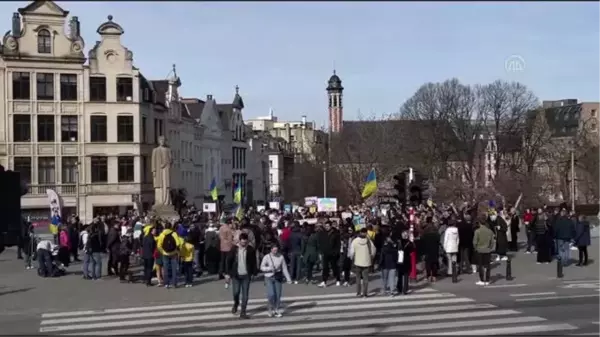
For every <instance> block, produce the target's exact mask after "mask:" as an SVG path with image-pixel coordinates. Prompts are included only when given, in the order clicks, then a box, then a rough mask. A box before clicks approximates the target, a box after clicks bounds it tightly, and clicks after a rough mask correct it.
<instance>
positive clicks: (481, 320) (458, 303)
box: [0, 240, 600, 335]
mask: <svg viewBox="0 0 600 337" xmlns="http://www.w3.org/2000/svg"><path fill="white" fill-rule="evenodd" d="M597 251H598V240H594V245H593V246H592V247H590V252H594V253H591V256H592V257H593V258H594V257H596V256H597ZM573 256H575V255H573ZM15 257H16V252H15V251H14V249H8V250H7V251H6V252H5V253H3V254H2V255H0V270H2V272H1V273H0V326H2V327H3V329H2V330H3V331H2V333H13V334H33V333H40V332H42V333H57V332H58V333H78V332H80V331H82V332H88V333H90V334H100V333H101V332H102V331H98V330H106V331H107V332H111V331H112V330H123V329H133V330H131V331H139V329H141V328H143V326H148V327H151V331H150V332H154V331H159V329H160V327H161V326H166V327H168V329H167V330H168V331H166V332H163V331H159V332H160V333H179V332H181V333H194V332H200V333H208V332H210V334H230V333H235V334H237V333H240V334H242V333H256V332H263V331H264V333H269V332H270V333H279V332H281V333H289V334H296V332H297V333H305V334H308V333H313V334H314V333H322V334H346V335H348V334H357V333H361V334H374V333H377V334H421V333H424V334H425V333H432V332H440V331H455V332H456V333H457V334H470V333H473V334H490V335H492V334H512V333H513V330H514V329H515V328H516V327H519V329H518V330H514V331H515V332H528V333H541V334H547V333H552V332H550V330H548V329H551V331H557V333H563V334H566V333H574V334H577V333H582V334H589V333H595V334H596V335H597V332H598V325H597V321H598V316H599V314H598V294H600V292H598V274H599V272H598V263H597V262H596V261H594V262H593V263H592V264H591V265H590V266H588V267H585V268H578V267H574V266H573V267H568V268H566V269H565V278H564V279H562V280H558V279H556V277H555V275H554V274H555V269H554V265H536V264H535V262H534V256H533V255H526V254H523V253H519V254H518V255H517V256H516V257H515V258H514V260H513V274H514V276H515V279H514V280H513V281H507V280H505V279H503V278H502V276H503V273H504V269H505V268H504V266H505V265H504V264H503V263H500V264H497V266H496V267H495V269H494V272H493V273H492V275H493V276H494V281H495V282H494V283H493V284H492V285H490V286H488V287H486V288H485V289H482V288H480V287H476V286H475V285H474V282H475V280H476V276H475V275H464V276H461V280H460V283H458V284H453V283H451V282H450V280H448V279H442V280H440V281H439V282H437V283H436V284H434V285H429V284H426V283H423V282H421V283H418V284H415V289H420V290H418V292H416V293H414V294H412V295H410V296H407V297H399V298H396V299H389V298H383V297H373V298H369V299H357V298H354V294H353V293H349V292H351V291H352V290H351V289H348V288H343V287H330V288H327V289H320V288H316V287H314V286H306V285H290V286H286V287H285V296H286V297H287V298H286V300H285V302H286V303H287V304H288V307H287V308H286V313H285V316H284V318H282V319H278V320H275V319H266V316H265V312H264V311H265V307H264V305H265V301H264V292H265V291H264V286H263V285H262V283H261V282H260V281H257V282H254V283H253V284H252V294H251V297H252V298H253V299H254V300H253V310H252V314H253V315H254V316H255V317H254V318H253V319H252V320H250V321H248V322H241V321H239V320H237V319H234V318H232V317H231V314H230V313H229V310H230V303H229V301H228V300H229V298H230V297H231V295H230V290H227V289H225V288H224V286H223V283H222V282H220V281H217V280H216V278H215V277H203V278H202V279H200V280H197V282H196V285H197V286H196V287H194V288H189V289H185V288H181V289H176V290H165V289H162V288H151V289H147V288H146V287H144V286H142V285H140V284H120V283H119V282H118V281H117V280H114V279H106V280H100V281H84V280H82V279H81V276H80V275H78V274H77V272H78V270H80V265H77V264H75V265H73V266H71V267H70V268H69V269H70V271H71V272H72V274H71V275H68V276H66V277H62V278H56V279H41V278H39V277H37V276H35V272H34V271H31V270H29V271H28V270H25V269H24V268H23V261H20V260H16V259H15ZM372 279H373V283H372V286H371V288H372V289H373V290H377V288H379V286H380V284H379V280H378V279H379V278H378V276H376V275H374V276H373V277H372ZM224 300H225V302H223V301H224ZM431 301H442V302H431ZM290 305H291V306H290ZM131 307H140V308H139V309H130V308H131ZM73 310H76V311H79V313H69V312H71V311H73ZM82 311H84V312H82ZM164 311H166V312H164ZM86 312H87V313H86ZM91 312H93V314H91ZM492 312H493V313H492ZM57 313H58V314H57ZM44 315H46V316H45V317H43V316H44ZM111 315H112V316H114V315H118V316H123V317H125V318H123V319H124V320H125V322H122V321H121V320H120V319H117V318H115V317H113V318H110V317H109V318H107V319H105V318H103V317H106V316H111ZM129 315H138V316H129ZM140 315H141V316H140ZM361 315H363V316H361ZM431 315H433V316H431ZM478 315H482V316H478ZM391 316H393V317H394V323H392V324H390V317H391ZM127 317H129V318H127ZM132 317H137V318H132ZM56 319H70V321H62V323H61V322H60V321H58V322H57V321H56ZM147 320H150V321H147ZM155 321H156V322H157V323H152V322H155ZM44 322H45V323H44ZM53 322H54V323H53ZM111 322H112V325H109V326H106V325H102V324H107V323H111ZM140 322H142V323H141V324H142V326H139V325H138V324H140ZM160 322H162V323H160ZM261 322H262V323H261ZM299 322H302V323H301V326H300V327H299V325H300V323H299ZM40 323H42V324H41V325H40ZM117 323H118V324H117ZM81 324H83V325H84V328H81ZM90 324H95V325H90ZM263 325H264V326H265V327H269V328H270V329H273V330H268V329H267V330H263V329H262V328H259V326H263ZM275 326H277V328H274V327H275ZM57 327H58V329H63V331H56V329H57ZM283 327H286V328H283ZM287 327H289V328H287ZM523 327H528V328H523ZM80 328H81V330H80ZM65 329H66V330H65ZM232 329H236V331H235V332H232V331H231V330H232ZM253 329H254V330H253ZM486 329H487V330H486ZM510 329H513V330H510ZM215 330H218V331H215ZM238 330H239V332H238ZM259 330H260V331H259ZM349 330H352V331H354V332H351V331H349ZM464 330H469V331H471V332H464ZM481 330H485V331H481ZM219 331H220V332H219ZM222 331H225V332H222ZM338 332H339V333H338ZM117 333H130V332H123V331H121V332H117ZM131 333H134V332H131Z"/></svg>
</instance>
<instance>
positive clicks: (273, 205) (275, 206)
mask: <svg viewBox="0 0 600 337" xmlns="http://www.w3.org/2000/svg"><path fill="white" fill-rule="evenodd" d="M269 208H270V209H279V202H277V201H269Z"/></svg>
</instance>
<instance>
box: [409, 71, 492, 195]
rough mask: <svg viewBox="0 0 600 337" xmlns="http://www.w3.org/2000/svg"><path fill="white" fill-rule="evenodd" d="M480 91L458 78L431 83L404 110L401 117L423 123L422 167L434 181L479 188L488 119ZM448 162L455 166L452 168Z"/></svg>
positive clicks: (417, 93) (422, 87)
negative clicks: (482, 150)
mask: <svg viewBox="0 0 600 337" xmlns="http://www.w3.org/2000/svg"><path fill="white" fill-rule="evenodd" d="M478 98H479V97H478V95H477V91H476V90H474V89H473V88H471V87H470V86H468V85H463V84H461V83H460V82H459V81H458V80H457V79H451V80H447V81H445V82H443V83H427V84H425V85H423V86H421V87H420V88H419V89H418V90H417V92H416V93H415V94H414V95H413V96H412V97H411V98H409V99H408V100H407V101H406V103H405V104H404V105H403V106H402V108H401V109H400V118H403V119H410V120H414V121H421V122H423V123H422V125H423V126H424V127H423V130H421V131H422V133H421V134H420V135H417V137H420V138H421V142H420V143H421V154H422V157H421V158H418V159H420V161H421V163H420V164H421V165H419V166H420V167H422V168H424V171H425V172H426V173H427V174H428V175H429V176H430V177H431V178H433V181H434V182H435V181H436V180H439V179H449V178H450V179H451V178H452V177H454V178H456V179H458V180H459V181H462V182H463V183H464V182H467V183H468V184H469V186H470V188H471V189H474V188H477V186H478V180H479V179H480V170H481V165H480V161H481V157H480V154H479V152H480V151H481V147H482V141H481V139H480V135H481V134H482V132H483V131H484V121H485V120H484V116H483V115H482V114H481V112H480V111H479V110H478V107H479V105H478ZM448 163H452V164H451V165H448Z"/></svg>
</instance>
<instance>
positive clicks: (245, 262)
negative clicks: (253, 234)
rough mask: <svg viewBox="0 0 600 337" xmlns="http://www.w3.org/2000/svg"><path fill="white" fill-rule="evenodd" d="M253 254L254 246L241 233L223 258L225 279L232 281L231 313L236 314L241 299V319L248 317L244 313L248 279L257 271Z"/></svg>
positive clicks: (248, 286) (248, 289) (246, 304)
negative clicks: (224, 258)
mask: <svg viewBox="0 0 600 337" xmlns="http://www.w3.org/2000/svg"><path fill="white" fill-rule="evenodd" d="M255 254H256V252H255V250H254V248H252V246H250V245H249V244H248V235H247V234H246V233H241V234H240V237H239V243H238V245H237V246H233V247H232V248H231V250H230V251H229V254H228V255H227V256H226V260H225V270H224V272H225V279H226V280H227V281H229V280H231V281H232V290H233V307H232V308H231V313H232V314H234V315H235V314H237V312H238V306H239V305H240V301H241V310H240V318H242V319H248V318H250V317H248V315H247V314H246V307H247V306H248V297H249V294H250V280H251V279H252V277H253V276H255V275H256V274H257V272H258V267H257V264H256V255H255ZM240 295H241V297H242V298H240Z"/></svg>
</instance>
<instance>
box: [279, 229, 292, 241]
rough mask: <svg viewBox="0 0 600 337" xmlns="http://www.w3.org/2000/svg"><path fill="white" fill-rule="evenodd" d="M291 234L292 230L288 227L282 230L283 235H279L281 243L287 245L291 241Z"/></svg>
mask: <svg viewBox="0 0 600 337" xmlns="http://www.w3.org/2000/svg"><path fill="white" fill-rule="evenodd" d="M291 234H292V229H291V228H290V227H286V228H284V229H282V230H281V235H279V238H280V239H281V242H284V243H287V242H288V240H289V239H290V235H291Z"/></svg>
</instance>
